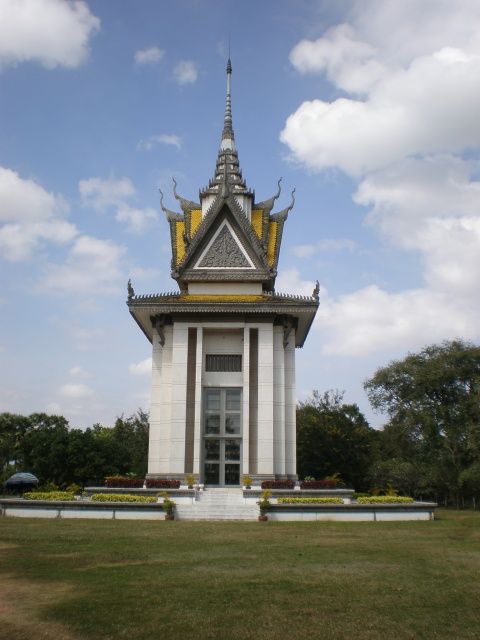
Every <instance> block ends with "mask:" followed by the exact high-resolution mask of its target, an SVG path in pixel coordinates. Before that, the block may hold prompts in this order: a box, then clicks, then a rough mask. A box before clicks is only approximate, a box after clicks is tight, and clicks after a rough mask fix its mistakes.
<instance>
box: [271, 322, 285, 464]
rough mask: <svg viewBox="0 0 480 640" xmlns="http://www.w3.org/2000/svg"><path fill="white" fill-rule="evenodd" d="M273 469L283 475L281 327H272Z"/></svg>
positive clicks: (283, 363) (283, 362) (282, 362)
mask: <svg viewBox="0 0 480 640" xmlns="http://www.w3.org/2000/svg"><path fill="white" fill-rule="evenodd" d="M273 455H274V463H273V469H274V472H275V474H276V475H282V476H283V475H285V350H284V347H283V327H281V326H274V327H273Z"/></svg>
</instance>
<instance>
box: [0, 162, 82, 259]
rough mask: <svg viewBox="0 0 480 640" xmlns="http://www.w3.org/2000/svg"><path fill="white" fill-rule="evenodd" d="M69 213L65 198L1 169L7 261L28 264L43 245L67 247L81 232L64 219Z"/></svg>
mask: <svg viewBox="0 0 480 640" xmlns="http://www.w3.org/2000/svg"><path fill="white" fill-rule="evenodd" d="M68 209H69V207H68V204H67V202H66V200H65V199H64V198H63V196H61V195H59V194H54V193H49V192H48V191H46V190H45V189H44V188H43V187H42V186H40V185H39V184H38V183H37V182H35V181H34V180H31V179H24V178H21V177H20V176H19V175H18V173H16V172H15V171H12V170H11V169H8V168H5V167H0V253H1V255H2V256H3V257H4V258H6V259H7V260H12V261H18V260H24V259H27V258H29V257H30V256H31V255H32V253H33V251H34V250H35V249H36V248H37V247H38V246H39V245H40V244H41V243H45V242H53V243H55V244H65V243H67V242H70V241H71V240H73V238H74V237H75V236H76V235H77V233H78V231H77V229H76V227H75V225H73V224H71V223H70V222H67V221H66V220H64V219H63V216H64V215H65V214H66V213H67V212H68ZM2 223H3V225H2Z"/></svg>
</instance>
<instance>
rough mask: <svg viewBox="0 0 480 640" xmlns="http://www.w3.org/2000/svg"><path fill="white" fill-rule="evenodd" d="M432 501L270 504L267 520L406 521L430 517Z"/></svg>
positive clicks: (430, 518)
mask: <svg viewBox="0 0 480 640" xmlns="http://www.w3.org/2000/svg"><path fill="white" fill-rule="evenodd" d="M436 506H437V505H436V503H434V502H412V503H409V504H407V505H406V504H382V505H376V504H375V505H374V504H308V505H307V504H305V505H299V504H272V505H271V506H270V507H269V509H268V511H267V515H268V519H269V520H273V521H274V522H275V521H277V522H278V521H295V522H298V521H308V520H310V521H312V520H315V521H324V522H328V521H331V522H342V521H344V522H347V521H348V522H388V521H398V522H400V521H402V522H404V521H408V520H433V519H434V514H435V508H436Z"/></svg>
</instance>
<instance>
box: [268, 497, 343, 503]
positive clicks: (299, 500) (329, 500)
mask: <svg viewBox="0 0 480 640" xmlns="http://www.w3.org/2000/svg"><path fill="white" fill-rule="evenodd" d="M278 504H343V500H342V499H341V498H278Z"/></svg>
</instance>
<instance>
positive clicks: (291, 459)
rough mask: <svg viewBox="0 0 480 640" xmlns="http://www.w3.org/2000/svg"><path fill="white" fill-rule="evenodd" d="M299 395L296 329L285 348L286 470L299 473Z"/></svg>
mask: <svg viewBox="0 0 480 640" xmlns="http://www.w3.org/2000/svg"><path fill="white" fill-rule="evenodd" d="M296 411H297V397H296V391H295V330H294V329H292V331H291V333H290V335H289V337H288V345H287V346H286V348H285V472H286V473H287V475H289V476H296V475H297V432H296V422H297V414H296Z"/></svg>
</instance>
